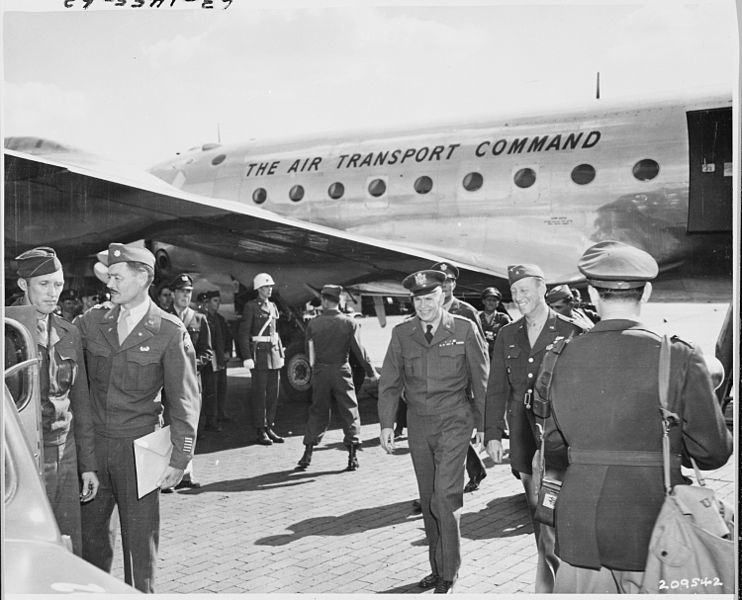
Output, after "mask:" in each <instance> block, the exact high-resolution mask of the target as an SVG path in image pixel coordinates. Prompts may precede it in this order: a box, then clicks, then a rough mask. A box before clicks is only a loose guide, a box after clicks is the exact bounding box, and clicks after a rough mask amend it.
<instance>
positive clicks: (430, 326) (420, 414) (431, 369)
mask: <svg viewBox="0 0 742 600" xmlns="http://www.w3.org/2000/svg"><path fill="white" fill-rule="evenodd" d="M444 280H445V274H444V273H442V272H441V271H434V270H427V271H418V272H417V273H413V274H412V275H409V276H408V277H406V278H405V279H404V281H403V282H402V285H404V287H405V288H407V289H408V290H409V291H410V293H411V294H412V296H413V304H414V307H415V316H414V317H412V318H410V319H408V320H407V321H404V322H403V323H400V324H399V325H397V326H396V327H395V328H394V329H393V330H392V338H391V341H390V343H389V348H388V349H387V352H386V356H385V357H384V364H383V367H382V369H381V377H380V380H379V400H378V407H379V422H380V424H381V445H382V447H383V448H384V450H386V452H388V453H392V452H393V451H394V429H393V427H394V418H395V414H396V411H397V405H398V403H399V402H400V397H401V396H402V394H404V397H405V399H406V402H407V430H408V434H409V446H410V453H411V455H412V462H413V465H414V467H415V475H416V477H417V486H418V490H419V492H420V503H421V505H422V513H423V521H424V523H425V533H426V534H427V539H428V558H429V561H430V568H431V573H430V574H429V575H428V576H426V577H425V578H423V579H422V580H421V581H420V582H419V584H418V585H419V586H420V587H422V588H435V591H436V593H450V592H451V591H452V590H453V586H454V583H455V581H456V578H457V577H458V572H459V566H460V564H461V539H460V532H459V513H460V510H461V507H462V506H463V503H464V469H463V468H462V467H463V465H464V461H465V460H466V453H467V449H468V448H469V441H470V440H471V438H472V435H474V432H475V431H476V432H477V434H476V436H477V441H478V442H481V437H482V436H481V431H482V427H483V425H484V395H485V388H486V383H487V373H488V369H489V358H488V356H487V351H486V350H485V344H484V340H483V339H482V336H481V335H480V334H479V331H478V330H477V327H476V325H475V324H474V323H473V322H472V321H470V320H469V319H466V318H464V317H460V316H458V315H452V314H450V313H448V312H447V311H445V310H444V309H443V298H444V293H443V289H442V286H443V282H444ZM470 391H471V393H470Z"/></svg>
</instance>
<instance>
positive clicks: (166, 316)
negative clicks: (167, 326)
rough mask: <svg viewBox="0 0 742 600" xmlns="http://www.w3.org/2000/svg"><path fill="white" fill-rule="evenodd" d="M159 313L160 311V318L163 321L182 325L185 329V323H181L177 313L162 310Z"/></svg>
mask: <svg viewBox="0 0 742 600" xmlns="http://www.w3.org/2000/svg"><path fill="white" fill-rule="evenodd" d="M161 313H162V314H161V316H162V320H163V321H168V322H170V323H172V324H173V325H176V326H177V325H182V326H183V328H184V329H185V325H183V321H181V320H180V317H178V315H174V314H172V313H169V312H165V311H164V310H163V311H161Z"/></svg>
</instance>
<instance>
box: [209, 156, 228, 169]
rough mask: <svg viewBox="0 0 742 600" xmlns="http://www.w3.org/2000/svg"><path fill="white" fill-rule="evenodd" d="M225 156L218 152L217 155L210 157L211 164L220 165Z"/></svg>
mask: <svg viewBox="0 0 742 600" xmlns="http://www.w3.org/2000/svg"><path fill="white" fill-rule="evenodd" d="M225 158H227V155H226V154H218V155H217V156H215V157H214V158H212V159H211V164H212V165H214V166H217V165H220V164H222V163H223V162H224V159H225Z"/></svg>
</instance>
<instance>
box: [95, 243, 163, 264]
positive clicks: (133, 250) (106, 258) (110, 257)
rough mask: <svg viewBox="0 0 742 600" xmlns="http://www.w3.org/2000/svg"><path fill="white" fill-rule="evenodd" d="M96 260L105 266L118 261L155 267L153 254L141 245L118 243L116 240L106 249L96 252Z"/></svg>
mask: <svg viewBox="0 0 742 600" xmlns="http://www.w3.org/2000/svg"><path fill="white" fill-rule="evenodd" d="M98 260H99V261H100V262H101V263H103V264H104V265H105V266H107V267H110V266H111V265H115V264H116V263H120V262H139V263H142V264H145V265H147V266H148V267H150V268H151V269H154V268H155V255H154V254H152V253H151V252H150V251H149V250H147V249H146V248H142V247H141V246H133V245H131V244H119V243H118V242H114V243H112V244H109V245H108V250H103V251H102V252H98Z"/></svg>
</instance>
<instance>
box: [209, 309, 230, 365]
mask: <svg viewBox="0 0 742 600" xmlns="http://www.w3.org/2000/svg"><path fill="white" fill-rule="evenodd" d="M204 314H205V315H206V321H207V322H208V323H209V331H210V332H211V347H212V349H213V350H214V358H213V359H212V362H211V366H212V367H213V368H214V370H215V371H219V370H221V369H224V368H225V367H226V366H227V357H228V356H230V355H231V354H232V333H231V332H230V331H229V325H227V320H226V319H225V318H224V317H223V316H222V315H220V314H219V313H218V312H215V313H214V314H211V313H210V312H206V313H204Z"/></svg>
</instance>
